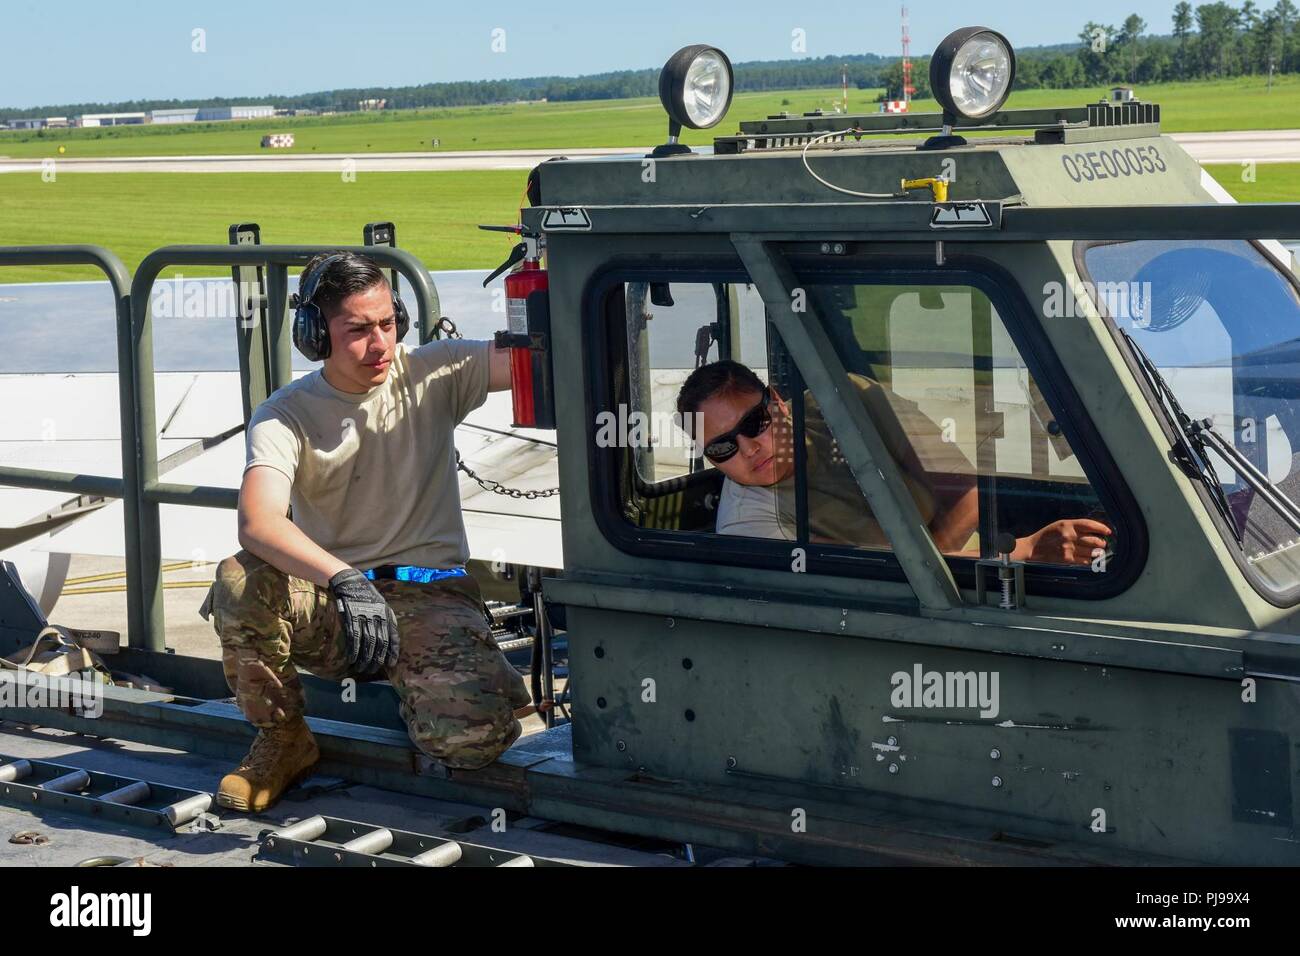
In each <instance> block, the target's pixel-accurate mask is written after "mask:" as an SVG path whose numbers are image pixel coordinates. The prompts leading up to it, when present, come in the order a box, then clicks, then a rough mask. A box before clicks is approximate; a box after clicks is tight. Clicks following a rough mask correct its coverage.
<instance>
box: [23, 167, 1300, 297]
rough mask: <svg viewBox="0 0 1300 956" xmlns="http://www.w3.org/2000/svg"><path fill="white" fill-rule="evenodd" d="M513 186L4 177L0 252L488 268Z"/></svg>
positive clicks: (1296, 177) (69, 271)
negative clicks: (256, 253)
mask: <svg viewBox="0 0 1300 956" xmlns="http://www.w3.org/2000/svg"><path fill="white" fill-rule="evenodd" d="M1207 168H1208V169H1210V171H1211V173H1212V174H1213V175H1214V176H1215V177H1216V178H1217V179H1218V180H1219V181H1220V182H1221V183H1223V185H1224V186H1225V187H1226V188H1227V189H1228V191H1229V192H1231V193H1232V194H1233V196H1235V197H1236V198H1237V199H1238V200H1239V201H1241V202H1295V201H1300V164H1277V165H1260V166H1258V167H1257V168H1256V170H1255V176H1256V179H1255V182H1253V183H1252V182H1244V181H1243V180H1242V174H1243V170H1242V168H1241V167H1240V166H1235V165H1218V166H1210V167H1207ZM525 178H526V173H524V172H523V171H522V170H519V171H514V170H499V171H498V170H494V171H490V172H441V173H361V174H359V175H358V176H357V178H356V181H355V182H343V181H342V179H341V177H340V176H338V175H337V174H334V173H228V174H225V173H213V174H207V173H205V174H202V175H199V174H193V175H190V174H185V173H80V174H77V173H61V174H60V175H59V176H58V178H57V180H56V181H55V182H52V183H46V182H42V181H41V178H40V177H39V176H34V175H33V176H17V175H13V174H6V175H3V176H0V245H33V244H39V243H76V242H87V243H96V244H99V245H103V246H107V247H108V248H109V249H112V250H113V251H114V252H116V253H117V254H118V255H119V256H121V257H122V259H123V261H124V262H125V263H126V265H127V267H128V268H129V269H131V270H134V269H135V267H136V265H137V264H138V263H139V262H140V260H141V259H142V258H144V256H145V255H146V254H147V253H149V252H151V251H152V250H154V249H156V248H158V247H159V246H164V245H171V244H174V243H224V242H225V241H226V229H227V227H228V226H229V225H230V224H231V223H233V222H245V221H247V222H257V223H259V224H260V225H261V226H262V241H263V242H267V243H294V242H312V243H334V242H337V243H340V244H349V245H350V244H358V243H360V241H361V227H362V226H363V225H364V224H365V223H367V222H373V221H381V220H386V219H391V220H393V221H395V222H396V223H397V224H398V239H399V241H400V242H401V245H402V247H403V248H405V249H408V250H410V251H411V252H413V253H414V254H415V255H417V256H419V257H420V259H421V260H422V261H423V262H424V263H425V264H426V265H427V266H428V267H429V268H430V269H469V268H490V267H492V266H495V265H497V264H498V263H499V262H501V261H502V260H503V259H504V258H505V257H506V254H507V253H508V252H509V251H510V246H511V242H512V240H511V239H510V238H509V237H506V236H503V235H502V234H500V233H488V232H482V231H481V230H479V229H477V228H476V225H477V224H478V223H507V222H513V221H514V220H515V218H516V215H517V211H518V208H519V202H520V198H521V193H522V191H523V187H524V181H525ZM1286 238H1293V237H1286ZM187 271H188V272H189V273H190V274H192V275H201V274H204V272H203V271H202V270H197V269H190V270H187ZM222 272H223V270H207V273H206V274H210V275H215V274H221V273H222ZM98 275H99V274H98V273H97V272H96V271H95V270H93V269H89V268H79V267H66V268H53V267H51V268H17V267H15V268H11V269H3V270H0V283H5V282H29V281H58V280H64V279H93V278H98Z"/></svg>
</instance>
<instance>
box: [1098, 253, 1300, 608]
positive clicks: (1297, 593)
mask: <svg viewBox="0 0 1300 956" xmlns="http://www.w3.org/2000/svg"><path fill="white" fill-rule="evenodd" d="M1169 241H1172V240H1164V239H1087V240H1083V239H1080V240H1077V241H1075V243H1074V249H1073V256H1074V268H1075V272H1076V273H1077V274H1078V276H1079V278H1080V279H1081V280H1083V281H1084V282H1086V283H1089V287H1091V288H1093V289H1095V288H1096V284H1095V282H1094V281H1093V277H1092V273H1091V271H1089V269H1088V251H1089V250H1090V249H1093V248H1095V247H1097V246H1112V245H1122V244H1124V243H1126V242H1169ZM1178 241H1181V242H1189V243H1190V242H1196V241H1197V240H1195V239H1185V240H1178ZM1240 241H1241V242H1245V243H1248V244H1249V245H1251V246H1253V247H1254V248H1255V250H1256V251H1257V252H1258V253H1259V254H1260V255H1261V256H1263V257H1264V259H1265V260H1266V261H1268V262H1269V263H1271V264H1272V265H1273V267H1274V268H1275V269H1276V270H1277V272H1278V274H1279V275H1281V276H1283V277H1284V278H1285V279H1286V280H1287V281H1288V282H1290V284H1291V287H1292V288H1293V289H1294V290H1295V292H1296V294H1297V296H1300V278H1297V276H1296V275H1295V273H1294V272H1292V271H1291V270H1289V269H1283V268H1281V267H1280V266H1279V264H1278V263H1277V261H1276V260H1275V259H1274V258H1273V256H1272V254H1271V253H1269V251H1268V250H1267V249H1265V248H1264V244H1263V243H1262V242H1261V241H1260V240H1258V239H1243V240H1240ZM1091 299H1092V305H1093V308H1095V309H1096V310H1097V314H1098V315H1099V316H1101V318H1102V324H1103V325H1104V326H1105V327H1106V331H1107V333H1108V334H1109V335H1110V337H1111V341H1113V342H1114V343H1115V347H1116V348H1117V349H1118V350H1119V354H1120V355H1121V356H1123V358H1124V364H1125V365H1126V366H1127V367H1128V370H1129V372H1130V373H1131V374H1132V376H1133V380H1134V382H1135V383H1136V384H1137V387H1138V390H1139V391H1140V392H1141V394H1142V397H1143V399H1144V400H1145V401H1146V403H1147V407H1148V408H1150V409H1151V413H1152V414H1153V415H1154V416H1155V419H1156V421H1157V422H1158V423H1159V425H1160V432H1161V434H1163V435H1164V436H1165V440H1166V441H1167V442H1168V443H1169V445H1170V447H1171V448H1172V447H1173V445H1174V444H1176V443H1177V441H1178V436H1177V433H1176V432H1175V431H1174V427H1173V423H1172V422H1170V420H1169V416H1168V414H1166V413H1165V411H1164V410H1163V409H1162V408H1161V407H1160V403H1159V401H1157V399H1156V397H1155V395H1154V393H1152V391H1151V388H1150V386H1148V385H1147V380H1146V376H1145V375H1144V374H1143V373H1142V369H1141V366H1140V365H1139V364H1138V360H1137V357H1136V356H1135V355H1134V354H1133V352H1132V350H1131V349H1130V348H1129V347H1128V343H1127V342H1125V341H1124V336H1122V335H1120V331H1119V325H1118V324H1117V323H1116V322H1115V319H1114V318H1113V317H1112V316H1111V315H1110V314H1109V313H1108V312H1107V310H1106V303H1105V302H1102V301H1100V300H1099V299H1098V298H1097V297H1096V295H1095V294H1093V295H1091ZM1189 482H1190V483H1191V485H1192V488H1193V490H1194V491H1195V493H1196V497H1197V500H1198V501H1200V503H1201V507H1202V508H1203V509H1204V511H1205V513H1206V515H1207V516H1208V517H1209V519H1210V523H1211V524H1213V525H1214V527H1215V529H1216V530H1217V531H1218V532H1219V537H1220V538H1221V539H1222V541H1223V544H1224V546H1225V547H1226V548H1227V549H1228V553H1229V554H1230V555H1231V556H1232V560H1233V563H1234V564H1236V565H1237V568H1238V569H1239V570H1240V571H1241V573H1242V576H1243V577H1244V578H1245V579H1246V581H1247V582H1248V583H1249V584H1250V586H1251V588H1252V589H1253V590H1254V591H1255V593H1256V594H1258V595H1259V596H1260V597H1261V598H1263V599H1264V600H1265V601H1267V602H1268V603H1269V604H1271V605H1273V607H1276V608H1280V609H1287V608H1293V607H1295V606H1296V605H1297V604H1300V582H1298V583H1297V584H1296V585H1295V587H1292V588H1289V589H1288V590H1286V591H1276V590H1274V589H1273V588H1271V587H1269V586H1268V584H1267V583H1266V582H1265V581H1264V580H1263V578H1262V577H1261V575H1260V574H1259V572H1257V571H1256V570H1255V567H1254V565H1252V564H1251V563H1250V561H1249V560H1247V558H1246V552H1245V549H1243V548H1242V546H1241V545H1240V544H1238V543H1237V542H1236V540H1234V538H1233V535H1232V531H1231V530H1230V529H1229V528H1228V525H1227V522H1225V521H1224V520H1223V516H1222V515H1220V514H1219V509H1218V508H1216V507H1215V506H1214V502H1213V501H1212V500H1211V499H1210V493H1209V492H1208V491H1206V489H1205V488H1204V486H1203V485H1202V484H1201V483H1200V482H1199V481H1195V480H1192V479H1189Z"/></svg>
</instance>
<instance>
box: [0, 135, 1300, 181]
mask: <svg viewBox="0 0 1300 956" xmlns="http://www.w3.org/2000/svg"><path fill="white" fill-rule="evenodd" d="M1170 137H1171V138H1172V139H1173V140H1174V141H1175V142H1177V143H1178V144H1179V145H1180V146H1182V147H1183V148H1184V149H1186V150H1187V152H1188V153H1190V154H1191V156H1192V158H1193V159H1195V160H1196V161H1197V162H1201V163H1238V162H1255V163H1300V129H1277V130H1242V131H1230V132H1218V133H1172V134H1170ZM647 152H649V147H646V146H625V147H618V148H601V149H591V148H588V149H519V150H511V149H501V150H478V151H446V152H436V153H435V152H423V153H421V152H411V153H362V154H350V153H312V154H303V153H289V154H281V155H275V154H273V153H268V154H254V155H247V156H112V157H98V158H85V159H82V158H72V157H59V158H58V160H57V163H58V167H57V168H58V169H60V170H63V171H65V172H81V173H291V172H296V173H311V172H315V173H333V172H339V171H340V170H344V169H347V170H349V171H352V172H359V173H360V172H449V171H453V170H474V169H479V170H481V169H532V168H533V167H534V166H536V165H537V164H538V163H542V162H545V161H546V160H548V159H552V158H555V157H558V156H568V157H570V158H574V159H577V158H592V157H600V156H619V155H633V156H644V155H645V154H646V153H647ZM345 164H347V165H345ZM42 168H43V167H42V164H41V160H38V159H37V160H33V159H9V158H7V157H3V156H0V173H40V172H41V171H42Z"/></svg>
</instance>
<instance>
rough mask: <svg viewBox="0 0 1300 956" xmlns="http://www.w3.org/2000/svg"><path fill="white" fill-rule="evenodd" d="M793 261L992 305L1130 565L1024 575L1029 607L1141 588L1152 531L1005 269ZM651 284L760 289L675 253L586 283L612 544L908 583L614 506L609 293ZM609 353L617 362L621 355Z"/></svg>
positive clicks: (953, 263) (851, 278)
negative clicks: (794, 562) (631, 515)
mask: <svg viewBox="0 0 1300 956" xmlns="http://www.w3.org/2000/svg"><path fill="white" fill-rule="evenodd" d="M787 255H788V260H789V262H790V264H791V266H792V268H794V269H795V272H796V274H797V275H798V277H799V281H800V282H805V283H813V282H820V283H822V284H841V285H842V284H875V285H932V286H961V285H964V286H969V287H970V288H972V289H976V290H978V291H980V292H982V293H983V294H984V295H985V296H987V297H988V299H989V301H990V302H991V304H992V306H993V308H994V309H995V310H996V311H997V315H998V317H999V318H1000V319H1001V321H1002V323H1003V325H1004V327H1005V328H1006V331H1007V334H1008V336H1009V337H1010V338H1011V341H1012V342H1013V344H1014V345H1015V347H1016V348H1017V350H1018V351H1019V352H1020V357H1021V359H1022V360H1023V361H1024V363H1025V366H1026V368H1027V369H1028V370H1029V372H1030V374H1031V375H1032V376H1033V377H1034V380H1035V382H1036V384H1037V385H1038V388H1039V390H1040V392H1041V393H1042V395H1043V398H1044V400H1045V401H1046V402H1047V403H1048V405H1049V406H1050V407H1051V409H1052V411H1053V414H1054V415H1055V417H1056V420H1057V421H1059V422H1060V423H1061V426H1062V429H1063V431H1064V432H1065V434H1066V436H1067V437H1068V438H1069V440H1070V445H1071V448H1072V449H1073V451H1074V453H1075V455H1076V456H1078V458H1079V462H1080V465H1081V467H1082V468H1083V471H1084V474H1085V476H1086V477H1087V479H1088V481H1089V483H1090V485H1091V486H1092V488H1093V490H1094V492H1095V493H1096V494H1097V497H1098V499H1099V500H1100V501H1101V503H1102V506H1103V507H1104V508H1105V509H1106V511H1107V514H1108V516H1109V517H1110V519H1111V520H1112V521H1113V522H1114V523H1115V525H1116V531H1117V533H1118V534H1119V535H1121V536H1122V540H1124V541H1125V544H1126V548H1125V550H1124V551H1123V552H1122V555H1117V560H1116V561H1115V562H1113V563H1112V564H1111V567H1110V568H1109V569H1108V571H1107V573H1105V574H1096V573H1093V572H1092V571H1091V570H1088V569H1075V568H1064V567H1055V566H1052V565H1041V564H1029V565H1026V568H1025V579H1026V588H1027V591H1028V593H1029V594H1030V596H1031V598H1032V596H1034V595H1041V596H1044V597H1062V598H1073V599H1084V600H1104V599H1106V598H1110V597H1114V596H1115V595H1117V594H1120V593H1122V592H1123V591H1125V590H1127V589H1128V588H1129V587H1130V586H1131V585H1132V584H1133V582H1134V581H1136V580H1137V578H1138V577H1139V576H1140V575H1141V573H1142V570H1143V568H1144V567H1145V564H1146V558H1147V543H1148V539H1147V531H1146V525H1145V522H1144V521H1143V520H1142V516H1141V512H1140V510H1139V509H1138V507H1137V502H1136V500H1135V499H1134V497H1133V495H1132V494H1131V492H1130V491H1129V490H1128V486H1127V484H1126V483H1125V482H1124V480H1123V476H1122V475H1121V474H1120V472H1119V469H1118V467H1117V466H1116V465H1115V462H1114V460H1113V459H1112V458H1111V456H1110V453H1109V451H1108V450H1107V449H1106V447H1105V445H1104V443H1103V442H1102V440H1101V437H1100V434H1099V433H1098V432H1097V430H1096V428H1095V427H1094V425H1093V424H1092V422H1091V420H1090V418H1089V417H1088V416H1087V415H1086V414H1085V413H1084V412H1083V410H1082V408H1081V406H1080V404H1079V400H1078V395H1077V393H1076V392H1075V391H1074V388H1073V385H1072V384H1071V383H1070V382H1069V381H1068V379H1066V378H1065V377H1064V368H1063V366H1062V364H1061V362H1060V360H1059V358H1058V357H1057V356H1056V354H1055V352H1054V350H1053V349H1052V348H1051V346H1050V344H1049V343H1048V342H1047V338H1046V335H1045V333H1044V332H1043V331H1042V329H1041V328H1040V327H1039V325H1038V323H1037V321H1036V318H1037V317H1036V315H1035V313H1033V312H1032V310H1031V309H1030V307H1029V304H1028V301H1027V299H1026V298H1025V296H1024V293H1023V290H1021V288H1020V286H1019V284H1018V283H1017V282H1016V281H1015V279H1014V278H1013V277H1012V276H1011V275H1010V274H1009V273H1008V272H1006V270H1004V269H1003V268H1002V267H1001V266H999V265H997V264H996V263H994V262H991V261H989V260H987V259H983V258H981V257H977V256H969V255H961V256H949V257H948V259H947V262H946V264H945V265H944V266H942V267H936V266H935V265H934V260H933V259H932V258H929V257H928V256H926V257H922V256H894V255H887V256H884V255H878V254H865V255H854V256H849V257H837V258H836V260H835V261H833V262H828V261H826V260H825V257H824V256H817V255H816V254H815V253H812V252H811V250H810V251H809V253H807V254H804V253H802V252H801V251H799V250H795V251H792V252H788V253H787ZM651 280H653V281H663V282H669V283H674V282H699V283H708V282H727V283H737V282H739V283H748V284H752V282H753V280H752V279H751V278H750V276H749V274H748V273H747V272H746V271H745V269H744V266H743V264H742V263H741V261H740V259H739V257H728V256H714V257H708V258H701V257H698V256H682V255H676V254H655V255H653V256H630V255H623V256H616V257H612V258H610V259H609V260H607V261H605V262H604V263H602V264H601V265H600V266H599V267H597V268H596V269H594V270H593V271H592V273H591V275H590V276H589V277H588V280H587V282H586V284H585V286H584V289H583V296H582V302H581V314H582V328H583V341H584V347H585V349H586V359H585V361H586V365H587V369H588V381H589V382H590V387H589V388H588V389H587V391H586V395H585V406H586V412H587V428H588V433H587V463H588V486H589V494H590V506H591V509H592V515H593V517H594V518H595V520H596V524H597V526H598V527H599V528H600V531H601V533H602V534H603V535H604V536H605V538H606V540H608V541H609V542H610V543H611V544H613V545H614V546H615V547H616V548H618V549H619V550H620V551H623V552H625V553H627V554H631V555H633V556H636V557H646V558H661V559H664V560H679V561H699V562H703V563H710V564H733V565H738V566H743V567H759V568H770V569H773V570H786V571H788V570H789V568H790V561H791V550H792V549H793V548H795V547H802V548H804V549H805V551H806V556H807V563H806V573H808V574H817V575H828V576H834V577H841V578H857V579H870V580H879V581H891V582H901V583H906V582H907V578H906V576H905V574H904V573H903V569H902V566H901V565H900V564H899V562H898V559H897V557H896V555H895V554H894V552H893V551H892V550H889V551H871V550H867V549H854V548H849V547H845V546H841V545H825V544H818V543H814V542H807V543H803V542H798V541H784V540H778V539H766V538H746V537H738V536H731V535H720V534H716V533H713V532H698V531H667V530H661V529H654V528H641V527H637V526H635V525H633V524H632V523H631V522H629V521H627V520H626V519H625V518H624V516H623V513H622V510H621V502H620V500H619V497H618V490H619V478H618V472H617V468H618V452H619V451H620V449H618V448H610V449H602V448H597V447H596V445H595V430H596V428H595V421H596V415H597V413H598V412H600V411H603V410H607V409H609V408H610V405H611V403H613V404H614V405H616V404H617V398H616V396H614V395H613V394H612V388H613V369H614V367H615V363H616V362H623V363H626V361H627V351H626V349H627V345H626V340H627V335H626V325H625V324H623V325H621V326H620V328H619V329H618V333H619V334H613V331H612V329H611V323H612V322H613V321H614V316H613V315H611V314H610V303H611V301H617V297H613V298H612V299H611V295H610V294H611V292H613V291H614V290H615V289H621V288H622V286H623V284H624V283H626V282H637V281H651ZM624 322H625V319H624ZM766 328H767V330H768V333H767V338H768V341H769V348H770V341H771V333H772V332H773V331H774V327H773V326H772V323H771V321H770V319H769V320H768V321H767V326H766ZM612 348H617V349H620V350H621V351H618V352H614V351H611V349H612ZM796 368H797V367H796ZM800 378H801V379H802V374H800ZM700 474H705V472H701V473H700ZM800 484H803V483H802V482H801V483H800ZM945 560H946V561H947V563H948V566H949V568H950V569H951V570H952V574H953V576H954V578H955V579H956V581H957V583H958V585H959V586H960V587H962V588H964V589H968V590H969V589H973V588H974V586H975V563H976V559H975V558H954V557H945Z"/></svg>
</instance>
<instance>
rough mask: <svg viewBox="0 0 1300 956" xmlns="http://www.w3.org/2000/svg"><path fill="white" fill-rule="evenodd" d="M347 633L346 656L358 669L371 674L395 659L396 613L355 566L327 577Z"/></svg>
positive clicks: (396, 638)
mask: <svg viewBox="0 0 1300 956" xmlns="http://www.w3.org/2000/svg"><path fill="white" fill-rule="evenodd" d="M329 589H330V592H331V593H332V594H333V595H334V597H335V599H336V600H337V601H338V609H339V617H340V618H341V619H342V621H343V629H344V631H345V632H346V634H347V641H348V660H350V661H351V662H352V663H353V665H354V666H355V667H356V669H357V671H358V673H361V674H374V673H377V672H378V671H379V669H380V668H381V667H392V666H393V665H394V664H396V663H397V651H398V635H397V617H396V616H395V615H394V614H393V609H392V608H390V607H389V606H388V602H387V601H385V600H384V597H383V595H382V594H380V593H379V592H378V591H377V590H375V586H374V584H372V583H371V581H370V579H369V578H367V577H366V576H365V575H364V574H362V573H361V572H360V571H358V570H357V569H356V568H348V569H346V570H344V571H340V572H339V573H338V574H336V575H334V577H332V578H330V583H329Z"/></svg>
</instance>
